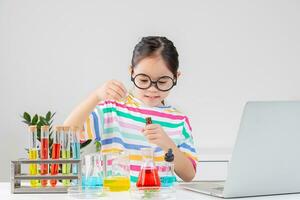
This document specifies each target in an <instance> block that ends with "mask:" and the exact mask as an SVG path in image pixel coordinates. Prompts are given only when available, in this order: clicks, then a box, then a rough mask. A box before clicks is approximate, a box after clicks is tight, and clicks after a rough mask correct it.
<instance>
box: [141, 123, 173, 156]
mask: <svg viewBox="0 0 300 200" xmlns="http://www.w3.org/2000/svg"><path fill="white" fill-rule="evenodd" d="M142 133H143V134H144V136H145V137H146V138H147V139H148V141H149V142H150V143H153V144H156V145H157V146H159V147H160V148H162V149H163V150H164V151H168V149H169V148H174V146H176V145H175V143H174V142H173V141H172V139H171V138H170V137H169V136H168V135H167V133H166V132H165V131H164V129H163V128H162V127H161V126H160V125H159V124H148V125H146V126H145V128H144V129H143V130H142Z"/></svg>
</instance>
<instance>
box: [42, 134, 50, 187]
mask: <svg viewBox="0 0 300 200" xmlns="http://www.w3.org/2000/svg"><path fill="white" fill-rule="evenodd" d="M48 158H49V139H48V138H42V139H41V159H42V160H43V159H48ZM47 174H48V164H41V175H47ZM47 182H48V180H41V184H42V186H43V187H45V186H46V185H47Z"/></svg>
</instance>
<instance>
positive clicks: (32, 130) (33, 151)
mask: <svg viewBox="0 0 300 200" xmlns="http://www.w3.org/2000/svg"><path fill="white" fill-rule="evenodd" d="M28 131H29V134H30V135H29V139H30V142H29V160H37V159H38V149H37V127H36V126H29V128H28ZM37 173H38V169H37V164H29V174H30V175H37ZM30 186H31V187H37V186H38V180H31V181H30Z"/></svg>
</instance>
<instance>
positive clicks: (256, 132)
mask: <svg viewBox="0 0 300 200" xmlns="http://www.w3.org/2000/svg"><path fill="white" fill-rule="evenodd" d="M200 173H201V172H200ZM182 187H183V188H185V189H188V190H192V191H196V192H200V193H204V194H209V195H212V196H217V197H222V198H235V197H250V196H262V195H275V194H291V193H300V101H274V102H248V103H247V104H246V105H245V107H244V111H243V115H242V118H241V121H240V127H239V131H238V135H237V139H236V143H235V146H234V149H233V152H232V156H231V160H230V162H229V165H228V173H227V178H226V181H223V182H220V181H218V182H214V181H206V182H205V181H203V182H194V183H193V182H191V183H186V184H183V185H182Z"/></svg>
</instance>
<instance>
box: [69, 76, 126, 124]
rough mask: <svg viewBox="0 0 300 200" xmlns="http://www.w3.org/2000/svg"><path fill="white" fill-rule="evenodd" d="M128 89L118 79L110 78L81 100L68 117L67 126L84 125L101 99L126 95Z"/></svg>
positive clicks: (118, 97) (115, 98) (117, 98)
mask: <svg viewBox="0 0 300 200" xmlns="http://www.w3.org/2000/svg"><path fill="white" fill-rule="evenodd" d="M126 93H127V91H126V88H125V87H124V85H123V84H122V83H121V82H119V81H116V80H110V81H108V82H106V83H105V84H103V85H102V86H101V87H100V88H98V89H97V90H95V91H94V92H93V93H92V94H90V96H89V97H88V98H87V99H85V100H84V101H83V102H81V103H80V104H79V105H78V106H77V107H76V108H75V109H74V110H73V111H72V112H71V114H70V115H69V116H68V117H67V119H66V120H65V122H64V125H65V126H76V127H83V124H84V122H85V121H86V119H87V118H88V117H89V115H90V114H91V113H92V112H93V110H94V108H95V107H96V106H97V104H98V103H99V101H103V100H107V99H114V100H119V99H122V98H123V97H125V95H126Z"/></svg>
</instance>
